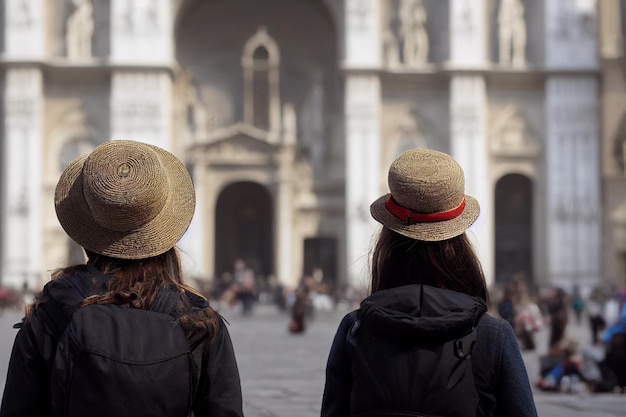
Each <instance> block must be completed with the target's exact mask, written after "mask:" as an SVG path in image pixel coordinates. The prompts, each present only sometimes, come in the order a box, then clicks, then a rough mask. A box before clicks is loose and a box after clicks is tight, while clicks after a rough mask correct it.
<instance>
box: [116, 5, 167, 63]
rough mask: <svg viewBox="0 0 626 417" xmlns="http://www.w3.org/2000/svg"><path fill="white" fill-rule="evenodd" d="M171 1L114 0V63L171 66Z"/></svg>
mask: <svg viewBox="0 0 626 417" xmlns="http://www.w3.org/2000/svg"><path fill="white" fill-rule="evenodd" d="M171 3H172V2H171V1H170V0H152V1H136V0H111V60H112V61H114V62H124V63H128V64H133V63H135V64H142V65H145V64H147V63H150V64H159V65H170V64H171V62H172V50H173V46H172V27H171V26H172V19H171V13H172V11H171Z"/></svg>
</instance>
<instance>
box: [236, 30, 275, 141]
mask: <svg viewBox="0 0 626 417" xmlns="http://www.w3.org/2000/svg"><path fill="white" fill-rule="evenodd" d="M241 63H242V66H243V76H244V97H243V101H244V102H243V117H244V122H246V123H249V124H251V125H253V126H254V127H257V128H259V129H262V130H266V131H269V132H276V133H277V132H278V131H279V130H280V92H279V88H278V86H279V72H278V71H279V63H280V54H279V51H278V45H277V44H276V41H274V39H272V38H271V37H270V36H269V35H268V33H267V30H266V29H265V27H263V26H260V27H259V28H258V29H257V32H256V33H255V34H254V35H253V36H252V37H251V38H250V39H249V40H248V42H246V45H245V46H244V49H243V56H242V58H241Z"/></svg>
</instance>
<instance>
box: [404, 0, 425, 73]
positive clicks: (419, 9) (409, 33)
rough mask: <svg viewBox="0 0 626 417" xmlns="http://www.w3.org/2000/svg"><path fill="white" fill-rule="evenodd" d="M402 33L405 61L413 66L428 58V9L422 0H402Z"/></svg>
mask: <svg viewBox="0 0 626 417" xmlns="http://www.w3.org/2000/svg"><path fill="white" fill-rule="evenodd" d="M400 8H401V9H400V33H401V37H402V42H403V47H402V53H403V62H404V64H405V65H406V66H409V67H413V66H415V65H419V64H423V63H424V62H426V61H427V60H428V32H427V31H426V19H427V17H426V10H425V9H424V4H423V3H422V0H402V3H401V6H400Z"/></svg>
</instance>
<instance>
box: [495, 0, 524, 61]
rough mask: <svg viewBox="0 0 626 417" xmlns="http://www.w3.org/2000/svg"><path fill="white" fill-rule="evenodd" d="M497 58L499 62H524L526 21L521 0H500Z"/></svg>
mask: <svg viewBox="0 0 626 417" xmlns="http://www.w3.org/2000/svg"><path fill="white" fill-rule="evenodd" d="M498 51H499V55H498V60H499V62H500V63H501V64H505V65H511V66H515V67H518V66H523V65H524V64H525V63H526V21H525V19H524V3H523V0H500V10H499V11H498Z"/></svg>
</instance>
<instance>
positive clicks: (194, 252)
mask: <svg viewBox="0 0 626 417" xmlns="http://www.w3.org/2000/svg"><path fill="white" fill-rule="evenodd" d="M192 158H193V156H192ZM190 165H191V167H188V168H189V169H191V172H190V173H191V177H192V179H193V183H194V187H195V190H196V211H195V213H194V216H193V219H192V220H191V224H190V225H189V229H187V232H186V233H185V234H184V235H183V237H182V238H181V240H180V241H179V242H178V245H177V246H178V247H179V248H180V249H181V252H182V253H181V261H182V267H183V271H184V272H185V275H186V276H188V277H193V278H196V279H209V280H210V279H211V278H219V277H213V270H212V269H209V267H210V266H212V265H214V264H213V257H214V254H213V252H207V251H206V248H207V247H212V246H213V245H212V243H210V242H207V239H208V238H209V237H210V236H213V235H208V234H207V233H206V229H205V228H206V224H205V222H206V221H205V217H204V213H205V212H206V193H205V190H206V188H205V187H203V186H202V184H204V183H205V173H206V166H205V165H204V163H203V162H202V158H194V159H192V161H191V164H190ZM199 213H202V214H203V215H199Z"/></svg>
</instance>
